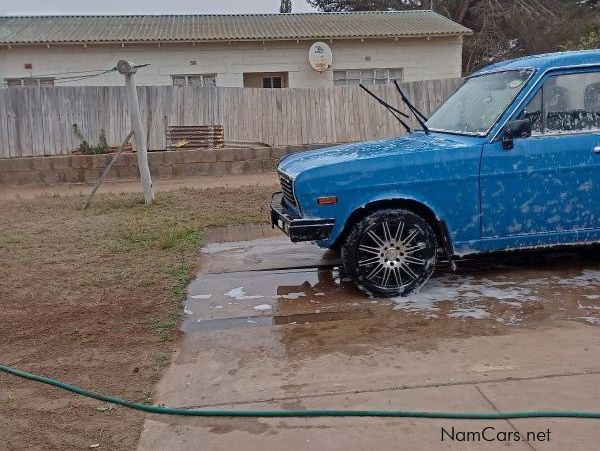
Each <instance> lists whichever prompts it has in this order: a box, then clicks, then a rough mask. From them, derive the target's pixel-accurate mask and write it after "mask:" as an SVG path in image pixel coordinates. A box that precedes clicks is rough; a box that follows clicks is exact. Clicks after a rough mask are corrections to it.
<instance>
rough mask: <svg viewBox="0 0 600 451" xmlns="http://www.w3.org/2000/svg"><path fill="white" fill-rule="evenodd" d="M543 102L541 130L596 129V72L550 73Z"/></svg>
mask: <svg viewBox="0 0 600 451" xmlns="http://www.w3.org/2000/svg"><path fill="white" fill-rule="evenodd" d="M543 106H544V116H545V117H544V119H545V133H549V134H557V133H576V132H582V131H590V130H599V131H600V72H589V73H583V74H569V75H557V76H554V77H550V78H549V79H548V80H547V81H546V83H545V84H544V88H543Z"/></svg>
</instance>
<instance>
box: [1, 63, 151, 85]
mask: <svg viewBox="0 0 600 451" xmlns="http://www.w3.org/2000/svg"><path fill="white" fill-rule="evenodd" d="M149 65H150V64H149V63H146V64H138V65H136V66H133V67H134V68H135V69H139V68H142V67H147V66H149ZM116 70H117V68H116V67H113V68H111V69H102V70H94V71H72V72H62V73H61V74H60V75H63V74H64V75H66V76H64V77H55V78H54V79H53V82H54V84H55V85H56V84H62V83H71V82H76V81H83V80H88V79H90V78H95V77H99V76H101V75H104V74H108V73H110V72H115V71H116ZM89 72H95V73H89ZM69 74H86V75H69ZM50 75H53V74H44V75H33V76H31V77H15V78H17V79H39V78H44V77H48V76H50ZM57 75H58V74H57ZM32 86H33V87H35V85H32ZM48 86H52V85H48ZM0 87H1V88H8V87H9V86H8V83H6V82H0ZM17 87H18V86H17Z"/></svg>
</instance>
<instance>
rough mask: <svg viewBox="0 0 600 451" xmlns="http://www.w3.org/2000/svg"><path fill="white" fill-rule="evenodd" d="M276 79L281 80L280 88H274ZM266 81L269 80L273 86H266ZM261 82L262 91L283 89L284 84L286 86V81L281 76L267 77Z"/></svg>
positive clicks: (262, 78)
mask: <svg viewBox="0 0 600 451" xmlns="http://www.w3.org/2000/svg"><path fill="white" fill-rule="evenodd" d="M275 79H279V87H277V86H274V83H273V82H274V81H275ZM266 80H269V82H270V84H271V86H265V81H266ZM261 81H262V89H282V88H283V84H284V80H283V77H282V76H281V75H267V76H264V77H261Z"/></svg>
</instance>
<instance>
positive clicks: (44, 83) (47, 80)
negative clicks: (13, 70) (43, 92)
mask: <svg viewBox="0 0 600 451" xmlns="http://www.w3.org/2000/svg"><path fill="white" fill-rule="evenodd" d="M55 80H56V78H55V77H35V76H33V77H6V78H5V79H4V82H5V83H6V86H7V87H8V88H44V87H48V86H55V84H54V81H55ZM26 81H35V83H26ZM15 82H19V84H13V85H11V83H15Z"/></svg>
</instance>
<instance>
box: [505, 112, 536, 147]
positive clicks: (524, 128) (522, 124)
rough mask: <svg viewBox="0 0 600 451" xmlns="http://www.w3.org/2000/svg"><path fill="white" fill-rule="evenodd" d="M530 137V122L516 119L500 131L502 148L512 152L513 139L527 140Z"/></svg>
mask: <svg viewBox="0 0 600 451" xmlns="http://www.w3.org/2000/svg"><path fill="white" fill-rule="evenodd" d="M530 136H531V120H529V119H517V120H515V121H509V122H507V123H506V125H505V126H504V129H503V130H502V148H503V149H504V150H512V149H513V148H514V147H515V146H514V142H513V141H514V139H515V138H529V137H530Z"/></svg>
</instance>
